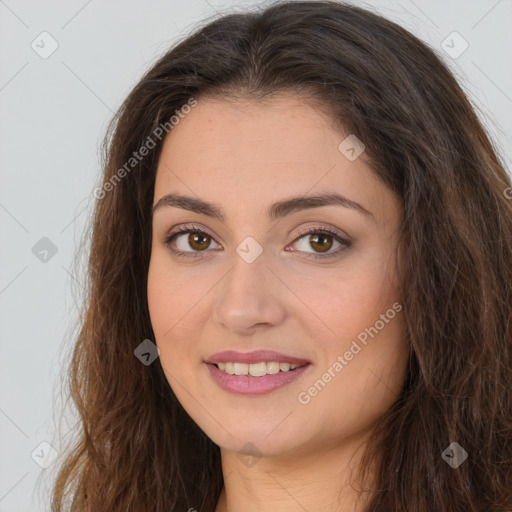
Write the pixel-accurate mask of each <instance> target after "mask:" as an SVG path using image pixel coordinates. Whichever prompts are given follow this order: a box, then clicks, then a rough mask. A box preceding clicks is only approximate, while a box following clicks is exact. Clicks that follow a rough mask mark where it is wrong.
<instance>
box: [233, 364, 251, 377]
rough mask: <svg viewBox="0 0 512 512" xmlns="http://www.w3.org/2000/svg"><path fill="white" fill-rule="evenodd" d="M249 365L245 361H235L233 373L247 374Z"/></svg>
mask: <svg viewBox="0 0 512 512" xmlns="http://www.w3.org/2000/svg"><path fill="white" fill-rule="evenodd" d="M248 373H249V365H248V364H247V363H235V375H247V374H248Z"/></svg>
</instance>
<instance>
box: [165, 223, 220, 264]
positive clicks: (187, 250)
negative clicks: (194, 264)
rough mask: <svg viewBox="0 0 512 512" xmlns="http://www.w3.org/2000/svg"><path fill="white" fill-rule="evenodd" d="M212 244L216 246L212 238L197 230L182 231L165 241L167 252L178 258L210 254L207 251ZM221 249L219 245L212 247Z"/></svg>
mask: <svg viewBox="0 0 512 512" xmlns="http://www.w3.org/2000/svg"><path fill="white" fill-rule="evenodd" d="M212 243H213V244H217V242H215V240H214V239H213V237H212V236H211V235H209V234H208V233H205V232H204V231H202V230H199V229H197V228H196V229H193V228H192V227H190V228H189V229H182V230H180V231H178V232H176V233H172V234H171V235H169V236H168V237H167V238H166V240H165V245H166V246H167V247H168V249H169V251H171V253H173V254H174V255H176V256H178V257H184V258H193V257H200V256H203V253H204V255H206V254H208V252H210V251H209V250H208V251H207V249H211V248H212ZM213 248H214V249H218V248H221V246H220V245H218V244H217V245H216V246H215V247H213Z"/></svg>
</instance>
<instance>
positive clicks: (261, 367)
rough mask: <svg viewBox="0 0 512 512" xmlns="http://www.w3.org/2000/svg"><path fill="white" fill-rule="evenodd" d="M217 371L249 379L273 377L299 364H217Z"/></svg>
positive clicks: (270, 362) (263, 362) (293, 368)
mask: <svg viewBox="0 0 512 512" xmlns="http://www.w3.org/2000/svg"><path fill="white" fill-rule="evenodd" d="M217 366H218V367H219V370H222V371H224V372H226V373H229V374H230V375H250V376H251V377H263V376H264V375H275V374H276V373H279V372H280V371H282V372H288V371H291V370H295V368H298V367H299V366H300V365H299V364H290V363H278V362H277V361H269V362H265V361H261V362H259V363H250V364H248V363H230V362H223V363H217Z"/></svg>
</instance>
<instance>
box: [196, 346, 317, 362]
mask: <svg viewBox="0 0 512 512" xmlns="http://www.w3.org/2000/svg"><path fill="white" fill-rule="evenodd" d="M261 361H276V362H278V363H290V364H300V365H303V364H306V363H309V361H308V360H307V359H300V358H298V357H293V356H287V355H286V354H280V353H279V352H274V351H272V350H255V351H253V352H246V353H243V352H236V351H235V350H225V351H224V352H217V353H216V354H213V355H212V356H210V357H209V358H208V359H206V361H205V362H206V363H209V364H217V363H225V362H231V363H260V362H261Z"/></svg>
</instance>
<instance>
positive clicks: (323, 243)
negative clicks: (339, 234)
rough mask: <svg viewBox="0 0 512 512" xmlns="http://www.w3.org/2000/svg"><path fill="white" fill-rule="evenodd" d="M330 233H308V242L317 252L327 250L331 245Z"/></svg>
mask: <svg viewBox="0 0 512 512" xmlns="http://www.w3.org/2000/svg"><path fill="white" fill-rule="evenodd" d="M332 238H333V237H332V235H326V234H324V233H320V234H314V235H310V239H309V243H310V245H311V247H313V249H315V250H317V251H319V252H327V251H328V250H329V249H330V248H331V247H332V246H333V240H332Z"/></svg>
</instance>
